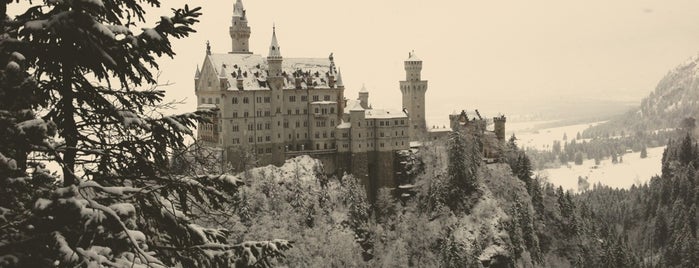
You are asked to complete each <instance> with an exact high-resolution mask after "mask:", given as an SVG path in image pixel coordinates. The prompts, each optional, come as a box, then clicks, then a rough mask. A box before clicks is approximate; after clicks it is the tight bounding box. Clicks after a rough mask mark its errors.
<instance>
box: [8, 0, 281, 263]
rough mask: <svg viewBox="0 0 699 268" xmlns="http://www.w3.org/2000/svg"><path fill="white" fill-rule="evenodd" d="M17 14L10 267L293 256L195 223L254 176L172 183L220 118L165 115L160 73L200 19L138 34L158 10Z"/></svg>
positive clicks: (189, 12)
mask: <svg viewBox="0 0 699 268" xmlns="http://www.w3.org/2000/svg"><path fill="white" fill-rule="evenodd" d="M11 4H13V1H3V2H2V3H1V4H0V5H1V6H0V10H1V11H3V14H2V18H1V19H2V20H1V22H0V23H1V25H0V28H2V31H3V32H2V36H0V139H2V140H1V141H0V266H2V267H45V266H58V267H76V266H77V267H80V266H90V267H96V266H100V267H101V266H105V267H167V266H174V265H178V264H179V265H183V266H186V267H193V266H207V267H228V266H233V265H235V266H268V265H269V264H270V262H269V258H270V257H277V256H281V253H282V251H284V250H286V249H288V248H290V247H291V242H289V241H285V240H271V241H251V242H239V241H237V243H231V241H229V239H228V235H229V231H227V230H226V229H224V228H221V226H214V228H206V227H202V226H199V225H197V224H195V223H194V221H193V218H194V216H195V215H193V214H192V208H193V207H196V208H197V210H196V211H208V210H211V209H219V208H223V207H224V206H225V203H226V202H229V201H228V200H231V199H232V198H231V196H233V195H235V193H236V191H237V189H238V188H239V187H241V186H242V185H243V183H242V180H241V179H239V178H237V177H235V176H231V175H225V174H223V175H195V176H181V175H173V174H171V173H170V169H169V164H168V163H169V159H170V155H171V154H170V152H173V151H178V150H181V149H182V147H183V146H184V144H183V138H184V137H185V136H187V135H191V134H192V133H191V130H190V128H191V127H193V126H194V125H195V124H197V123H198V122H206V121H207V120H208V119H207V117H208V116H209V115H211V114H212V113H213V112H215V111H200V112H194V113H187V114H181V115H167V116H166V115H162V114H160V113H159V109H160V108H162V104H161V101H162V98H163V96H164V93H163V91H161V90H157V86H156V83H157V81H156V76H155V75H154V74H153V69H157V67H158V64H157V58H158V57H160V56H169V57H172V56H174V55H175V53H174V51H173V49H172V46H171V43H170V39H171V38H183V37H186V36H188V35H189V33H191V32H194V29H193V28H192V26H193V25H194V24H195V23H196V22H197V21H198V20H197V18H198V17H199V16H200V15H201V13H200V9H199V8H189V7H188V6H185V7H184V8H180V9H173V13H174V14H173V15H172V16H163V17H160V21H158V22H157V23H156V25H155V26H154V27H152V28H141V29H140V30H138V31H134V28H136V24H137V23H139V24H145V23H146V21H145V19H144V16H145V11H144V9H143V7H142V5H150V6H160V2H159V1H157V0H127V1H118V0H75V1H54V0H46V1H39V3H32V2H30V4H36V5H34V6H31V7H29V8H28V9H27V10H26V11H25V12H24V13H22V14H19V15H17V16H16V17H14V18H10V16H8V14H6V10H7V5H11ZM49 162H53V163H58V164H59V165H60V167H61V172H60V173H59V172H55V173H51V172H50V171H49V170H48V169H47V168H46V165H45V164H46V163H49Z"/></svg>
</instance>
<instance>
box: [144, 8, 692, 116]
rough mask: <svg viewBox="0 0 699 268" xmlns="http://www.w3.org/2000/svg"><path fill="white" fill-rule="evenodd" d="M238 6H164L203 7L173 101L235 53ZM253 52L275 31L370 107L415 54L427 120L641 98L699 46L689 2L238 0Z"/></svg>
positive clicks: (396, 96)
mask: <svg viewBox="0 0 699 268" xmlns="http://www.w3.org/2000/svg"><path fill="white" fill-rule="evenodd" d="M234 2H235V0H225V1H221V0H217V1H183V0H176V1H164V3H163V7H164V8H167V9H161V10H154V11H152V13H150V14H149V16H151V17H153V18H158V17H159V16H161V15H165V14H167V12H168V11H169V8H170V7H178V6H180V5H183V3H188V4H189V5H191V6H198V5H200V6H202V7H203V9H202V12H203V13H204V14H203V16H202V17H201V23H199V24H198V25H196V26H195V28H196V29H197V30H198V33H196V34H193V35H192V36H191V37H189V38H187V39H185V40H179V41H176V42H174V50H175V51H176V52H177V53H178V55H177V56H176V58H175V59H174V60H163V61H162V64H161V71H162V72H163V74H162V76H161V80H162V82H165V81H169V82H172V83H175V85H172V86H170V87H168V88H167V92H168V93H167V98H168V99H182V98H187V101H188V102H189V103H188V104H187V105H184V106H183V107H182V111H186V110H194V109H195V102H196V99H195V98H194V87H193V76H194V71H195V69H196V66H197V64H199V65H201V64H202V62H203V59H204V55H205V43H206V40H210V42H211V45H212V50H213V51H214V52H217V53H225V52H228V51H230V50H231V42H230V37H229V34H228V27H229V26H230V24H231V16H232V13H233V4H234ZM243 4H244V6H245V9H246V10H247V17H248V21H249V26H250V27H251V29H252V35H251V38H250V49H251V50H252V51H253V52H254V53H256V54H261V55H263V56H266V55H267V51H268V47H269V44H270V39H271V32H272V24H273V23H275V24H276V27H277V37H278V40H279V44H280V46H281V53H282V56H285V57H294V58H298V57H323V58H325V57H327V56H328V55H329V54H330V53H331V52H333V53H334V56H335V62H336V64H337V65H338V67H339V68H340V69H341V70H342V78H343V81H344V84H345V86H346V91H345V96H348V97H352V98H356V96H357V91H358V90H359V89H360V88H361V86H362V84H363V83H364V84H366V87H367V88H368V89H369V92H370V103H372V105H373V106H374V107H377V108H397V109H398V108H401V103H400V91H399V89H398V81H399V80H401V79H404V78H405V74H404V70H403V61H404V60H405V59H406V58H407V57H408V52H409V51H411V50H415V53H416V54H417V56H418V57H419V58H421V59H422V60H423V72H422V77H423V79H426V80H428V81H429V86H428V90H427V104H426V107H427V113H428V115H427V117H428V119H429V118H442V117H444V118H446V114H447V113H450V112H452V111H455V110H461V109H463V108H466V109H469V110H472V109H474V108H478V109H480V111H481V112H482V113H483V114H488V115H494V114H497V113H499V112H503V113H507V112H508V111H512V110H513V109H514V107H521V106H522V105H519V104H521V103H528V102H533V103H537V104H538V103H542V102H545V101H559V100H561V101H563V100H567V101H570V100H575V99H576V98H581V97H586V96H587V97H586V98H593V99H618V100H625V101H640V100H641V98H643V97H644V96H646V95H647V94H648V93H649V92H650V91H652V90H653V89H654V88H655V86H656V84H657V82H658V81H659V80H660V79H661V78H662V77H663V75H665V74H666V73H667V72H668V70H670V69H671V68H674V67H675V66H677V65H678V64H679V63H681V62H683V61H685V60H686V59H688V58H689V57H691V56H693V55H695V54H697V52H698V51H699V15H698V14H699V1H696V0H613V1H609V0H584V1H583V0H580V1H561V0H532V1H504V0H499V1H498V0H496V1H472V0H464V1H439V0H437V1H417V0H352V1H329V0H294V1H289V0H243Z"/></svg>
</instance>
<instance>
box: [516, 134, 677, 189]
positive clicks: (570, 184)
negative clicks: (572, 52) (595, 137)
mask: <svg viewBox="0 0 699 268" xmlns="http://www.w3.org/2000/svg"><path fill="white" fill-rule="evenodd" d="M600 123H603V121H602V122H593V123H586V124H577V125H570V126H563V127H555V128H547V129H540V130H531V129H530V128H527V127H526V124H522V125H517V126H513V127H512V128H510V129H508V131H509V132H508V133H509V134H508V135H511V133H513V132H514V133H515V136H516V137H517V145H519V147H520V148H525V147H528V148H536V149H539V150H550V149H551V145H552V144H553V141H554V140H559V141H562V140H563V134H566V135H567V137H568V141H570V140H572V139H574V138H575V136H576V134H577V133H578V132H580V133H582V131H583V130H585V129H586V128H588V127H590V126H594V125H597V124H600ZM530 125H533V124H532V123H530ZM508 127H509V125H508ZM578 141H582V140H578ZM664 149H665V147H655V148H648V157H647V158H644V159H641V155H640V153H639V152H634V153H628V154H624V155H623V160H624V162H622V163H618V164H616V165H615V164H612V161H611V159H610V158H607V159H604V160H602V161H601V163H600V165H599V166H597V167H595V161H594V160H593V159H589V160H585V161H584V162H583V164H582V165H579V166H578V165H575V164H573V163H572V162H571V163H569V166H567V167H566V166H562V167H560V168H556V169H545V170H538V171H535V174H538V175H540V176H542V177H546V178H547V179H548V181H549V182H551V183H553V184H554V185H557V186H562V187H563V188H564V189H567V190H572V191H579V190H581V189H578V176H582V177H586V176H587V177H588V182H589V183H590V187H592V185H593V184H596V183H598V182H600V183H602V184H604V185H608V186H611V187H618V188H629V187H631V185H634V184H642V183H645V182H648V181H649V180H650V178H651V177H652V176H653V175H659V174H660V169H661V163H660V160H661V159H662V157H663V150H664Z"/></svg>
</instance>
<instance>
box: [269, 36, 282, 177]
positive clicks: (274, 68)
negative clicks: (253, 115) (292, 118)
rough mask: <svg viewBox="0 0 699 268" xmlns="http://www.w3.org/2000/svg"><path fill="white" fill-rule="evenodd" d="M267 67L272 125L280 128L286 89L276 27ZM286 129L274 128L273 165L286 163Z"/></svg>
mask: <svg viewBox="0 0 699 268" xmlns="http://www.w3.org/2000/svg"><path fill="white" fill-rule="evenodd" d="M267 65H268V69H267V71H268V72H269V74H268V76H267V86H268V87H269V89H270V90H271V91H272V92H271V94H270V96H271V98H272V100H271V103H270V104H271V105H270V108H271V112H272V122H271V123H272V125H276V126H280V125H281V123H282V121H284V115H283V113H282V111H284V98H283V92H282V89H283V87H284V77H283V76H282V54H281V51H279V43H278V42H277V32H276V27H272V43H271V44H270V45H269V54H268V55H267ZM284 136H285V135H284V128H280V127H277V128H273V134H272V143H273V144H272V146H273V147H272V163H273V164H275V165H281V164H283V163H284V159H285V154H284V152H285V150H284V140H283V137H284Z"/></svg>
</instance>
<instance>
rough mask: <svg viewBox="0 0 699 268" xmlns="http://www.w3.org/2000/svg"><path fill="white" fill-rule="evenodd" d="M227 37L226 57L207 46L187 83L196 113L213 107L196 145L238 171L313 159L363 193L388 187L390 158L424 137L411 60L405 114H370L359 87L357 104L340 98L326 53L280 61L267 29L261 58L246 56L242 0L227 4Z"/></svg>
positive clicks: (403, 86)
mask: <svg viewBox="0 0 699 268" xmlns="http://www.w3.org/2000/svg"><path fill="white" fill-rule="evenodd" d="M229 33H230V36H231V41H232V49H231V51H230V52H228V53H213V52H212V51H211V47H210V46H209V45H208V44H207V50H206V56H205V58H204V63H203V65H202V68H201V70H200V69H199V67H197V70H196V74H195V77H194V90H195V93H196V96H197V102H198V108H199V109H210V108H214V107H215V108H218V114H217V115H216V116H214V118H211V119H212V120H211V122H212V123H211V124H202V125H200V126H199V127H198V138H199V140H200V141H203V142H205V144H207V145H208V146H211V147H216V148H220V149H221V151H222V154H223V158H224V159H225V161H227V162H229V163H231V164H232V165H233V166H234V167H236V168H237V169H243V168H245V167H246V165H250V164H251V163H250V160H252V159H254V160H255V161H256V163H254V164H256V165H266V164H275V165H281V164H283V163H284V161H285V160H286V159H288V158H291V157H295V156H298V155H304V154H307V155H310V156H313V157H315V158H318V159H320V160H321V161H322V162H323V163H324V167H325V171H326V173H328V174H342V173H344V172H347V173H352V174H353V175H355V176H356V177H359V178H361V179H362V180H363V181H364V183H365V185H366V186H367V187H369V189H378V188H380V187H394V186H395V185H394V183H395V182H394V174H395V165H396V163H394V162H395V154H396V152H397V151H400V150H406V149H409V148H410V141H416V140H422V139H424V138H427V135H428V132H427V130H426V123H425V91H426V90H427V81H425V80H422V79H421V76H420V73H421V71H422V61H421V60H420V59H419V58H417V56H416V55H415V53H410V54H409V57H408V59H406V60H405V62H404V66H405V72H406V78H405V81H400V90H401V93H402V96H403V103H402V104H403V107H404V109H403V110H402V111H400V110H388V109H377V108H373V107H371V105H370V104H369V92H368V91H367V90H366V88H364V87H362V89H361V90H360V92H359V96H358V98H357V99H348V98H346V97H345V94H344V91H345V86H344V84H343V82H342V74H341V73H340V72H339V71H338V68H337V67H336V66H335V62H334V59H333V55H332V53H330V56H329V57H328V58H288V57H284V56H283V55H282V51H281V49H280V45H279V42H278V40H277V37H276V32H275V31H274V30H273V32H272V38H271V39H272V40H271V44H270V46H269V51H268V53H267V56H266V57H263V56H262V55H259V54H254V53H253V52H251V51H250V49H249V42H248V41H249V38H250V34H251V29H250V27H249V26H248V18H247V16H246V14H245V9H244V8H243V4H242V2H241V0H237V2H236V3H235V5H234V9H233V18H232V24H231V26H230V28H229ZM430 136H433V135H430Z"/></svg>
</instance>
